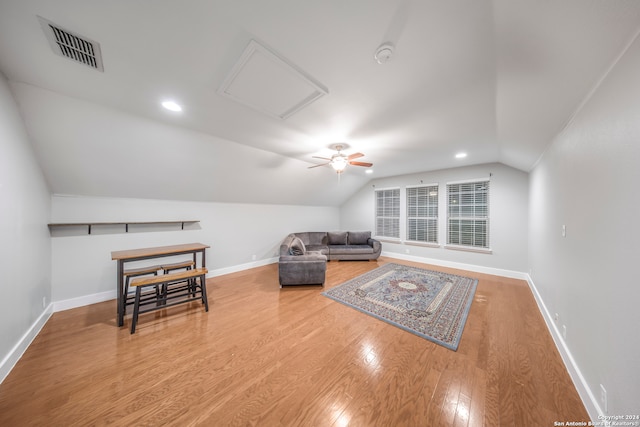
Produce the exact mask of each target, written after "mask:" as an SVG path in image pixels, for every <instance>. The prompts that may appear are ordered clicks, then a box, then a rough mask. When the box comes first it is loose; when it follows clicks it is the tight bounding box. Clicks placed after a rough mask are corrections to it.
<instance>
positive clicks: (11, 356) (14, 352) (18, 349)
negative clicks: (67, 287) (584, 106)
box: [0, 304, 53, 383]
mask: <svg viewBox="0 0 640 427" xmlns="http://www.w3.org/2000/svg"><path fill="white" fill-rule="evenodd" d="M52 314H53V304H49V305H48V306H47V308H45V309H44V311H43V312H42V314H41V315H40V316H38V318H37V319H36V321H35V322H33V325H31V327H30V328H29V330H27V332H25V333H24V335H23V336H22V337H21V338H20V340H18V342H17V343H16V345H14V346H13V348H12V349H11V350H10V351H9V353H8V354H7V355H6V356H5V358H4V359H2V362H0V383H2V382H3V381H4V379H5V378H7V375H9V372H11V370H12V369H13V367H14V366H16V363H18V360H20V358H21V357H22V355H23V354H24V352H25V351H27V348H29V346H30V345H31V343H32V342H33V340H34V339H35V337H36V336H37V335H38V334H39V333H40V331H41V330H42V328H43V327H44V325H45V324H46V323H47V320H49V318H50V317H51V315H52Z"/></svg>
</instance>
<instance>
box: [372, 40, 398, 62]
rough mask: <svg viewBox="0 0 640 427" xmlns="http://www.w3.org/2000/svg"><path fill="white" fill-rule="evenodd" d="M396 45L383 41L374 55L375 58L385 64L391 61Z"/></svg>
mask: <svg viewBox="0 0 640 427" xmlns="http://www.w3.org/2000/svg"><path fill="white" fill-rule="evenodd" d="M393 50H394V46H393V44H391V43H382V44H381V45H380V46H378V49H376V53H375V54H374V55H373V58H374V59H375V60H376V62H377V63H378V64H384V63H385V62H389V61H390V60H391V57H392V56H393Z"/></svg>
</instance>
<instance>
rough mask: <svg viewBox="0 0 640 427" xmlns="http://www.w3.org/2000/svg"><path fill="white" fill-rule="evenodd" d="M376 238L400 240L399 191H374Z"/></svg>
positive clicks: (397, 189)
mask: <svg viewBox="0 0 640 427" xmlns="http://www.w3.org/2000/svg"><path fill="white" fill-rule="evenodd" d="M376 236H378V237H391V238H394V239H399V238H400V189H399V188H391V189H386V190H376Z"/></svg>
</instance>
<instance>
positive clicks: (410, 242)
mask: <svg viewBox="0 0 640 427" xmlns="http://www.w3.org/2000/svg"><path fill="white" fill-rule="evenodd" d="M403 243H404V244H405V245H411V246H423V247H425V248H439V247H440V245H439V244H438V243H429V242H419V241H416V240H405V241H404V242H403Z"/></svg>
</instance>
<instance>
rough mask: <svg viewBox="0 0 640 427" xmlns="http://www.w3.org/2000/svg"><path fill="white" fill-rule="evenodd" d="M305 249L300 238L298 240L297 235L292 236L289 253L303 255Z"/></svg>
mask: <svg viewBox="0 0 640 427" xmlns="http://www.w3.org/2000/svg"><path fill="white" fill-rule="evenodd" d="M306 250H307V249H306V248H305V247H304V243H303V242H302V240H300V238H299V237H296V238H294V239H293V241H292V242H291V245H290V246H289V253H290V254H291V255H296V256H299V255H304V253H305V251H306Z"/></svg>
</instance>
